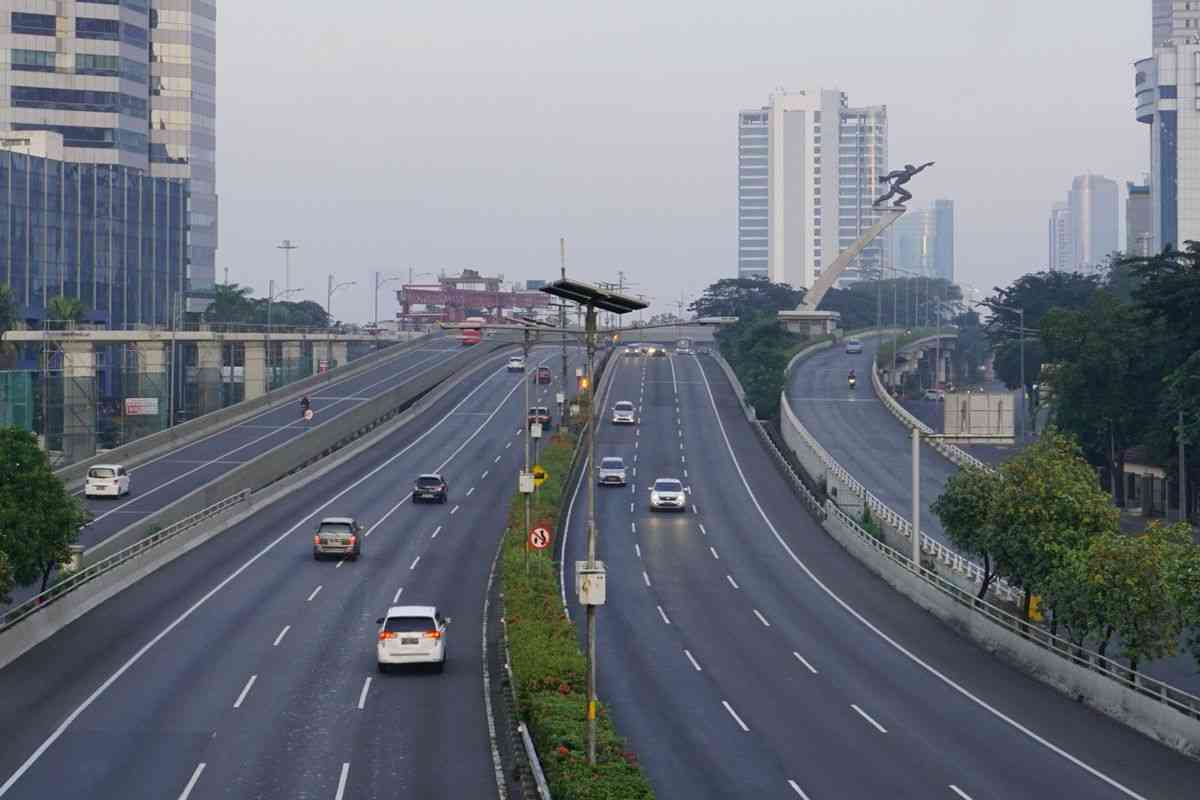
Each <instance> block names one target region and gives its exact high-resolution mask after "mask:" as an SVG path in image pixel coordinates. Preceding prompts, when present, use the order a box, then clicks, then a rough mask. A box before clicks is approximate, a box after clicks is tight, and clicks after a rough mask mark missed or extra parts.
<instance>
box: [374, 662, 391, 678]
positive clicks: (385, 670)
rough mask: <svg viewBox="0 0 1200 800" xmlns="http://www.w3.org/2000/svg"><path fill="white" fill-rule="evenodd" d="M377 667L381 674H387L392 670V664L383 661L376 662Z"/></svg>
mask: <svg viewBox="0 0 1200 800" xmlns="http://www.w3.org/2000/svg"><path fill="white" fill-rule="evenodd" d="M375 667H376V668H377V669H378V670H379V674H380V675H387V674H388V673H389V672H391V667H392V665H391V664H385V663H383V662H382V661H377V662H375Z"/></svg>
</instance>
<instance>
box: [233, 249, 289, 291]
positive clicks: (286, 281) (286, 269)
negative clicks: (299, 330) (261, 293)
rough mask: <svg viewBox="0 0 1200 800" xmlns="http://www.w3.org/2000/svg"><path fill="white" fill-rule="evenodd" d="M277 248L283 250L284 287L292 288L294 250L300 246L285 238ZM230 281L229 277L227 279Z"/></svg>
mask: <svg viewBox="0 0 1200 800" xmlns="http://www.w3.org/2000/svg"><path fill="white" fill-rule="evenodd" d="M275 247H276V249H277V250H282V251H283V288H284V291H289V292H290V291H291V290H292V251H293V250H296V249H298V248H299V247H300V245H298V244H296V243H295V242H293V241H292V240H291V239H284V240H283V241H282V242H280V243H279V244H278V245H276V246H275ZM226 282H227V283H228V279H226Z"/></svg>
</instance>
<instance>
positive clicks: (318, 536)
mask: <svg viewBox="0 0 1200 800" xmlns="http://www.w3.org/2000/svg"><path fill="white" fill-rule="evenodd" d="M320 543H321V537H320V535H319V534H318V535H317V536H314V537H313V544H320Z"/></svg>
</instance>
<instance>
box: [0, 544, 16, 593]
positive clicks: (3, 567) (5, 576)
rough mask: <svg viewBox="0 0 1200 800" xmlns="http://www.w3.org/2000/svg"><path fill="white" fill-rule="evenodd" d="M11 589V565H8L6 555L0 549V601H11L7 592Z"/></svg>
mask: <svg viewBox="0 0 1200 800" xmlns="http://www.w3.org/2000/svg"><path fill="white" fill-rule="evenodd" d="M12 589H13V578H12V567H10V566H9V565H8V556H7V555H5V553H4V551H2V550H0V603H8V602H10V601H11V599H12V598H11V597H10V596H9V593H10V592H12Z"/></svg>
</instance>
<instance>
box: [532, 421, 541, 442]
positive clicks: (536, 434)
mask: <svg viewBox="0 0 1200 800" xmlns="http://www.w3.org/2000/svg"><path fill="white" fill-rule="evenodd" d="M529 438H531V439H540V438H542V423H540V422H535V423H533V424H532V425H530V426H529Z"/></svg>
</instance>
